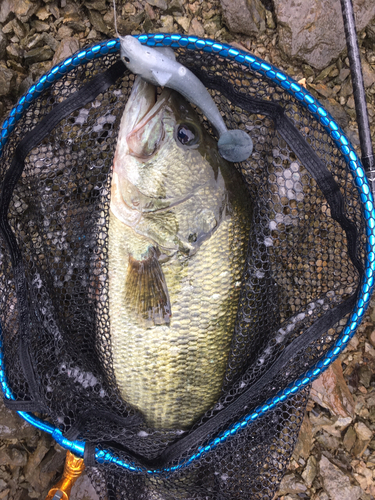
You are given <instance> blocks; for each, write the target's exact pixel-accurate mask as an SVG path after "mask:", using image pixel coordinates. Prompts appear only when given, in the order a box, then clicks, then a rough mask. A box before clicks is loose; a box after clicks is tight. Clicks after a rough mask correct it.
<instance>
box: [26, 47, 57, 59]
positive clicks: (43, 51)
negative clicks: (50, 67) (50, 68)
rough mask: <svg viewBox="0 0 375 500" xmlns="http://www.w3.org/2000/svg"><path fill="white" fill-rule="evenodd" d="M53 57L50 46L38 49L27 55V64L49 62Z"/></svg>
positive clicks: (30, 51)
mask: <svg viewBox="0 0 375 500" xmlns="http://www.w3.org/2000/svg"><path fill="white" fill-rule="evenodd" d="M52 57H53V50H52V49H51V47H49V46H48V45H44V46H43V47H36V48H35V49H32V50H29V51H28V52H26V53H25V62H26V64H34V63H36V62H42V61H49V60H50V59H52Z"/></svg>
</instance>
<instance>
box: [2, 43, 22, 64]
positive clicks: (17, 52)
mask: <svg viewBox="0 0 375 500" xmlns="http://www.w3.org/2000/svg"><path fill="white" fill-rule="evenodd" d="M5 51H6V54H7V57H8V59H12V60H13V61H16V62H20V61H21V59H22V56H23V51H22V50H21V48H20V46H19V45H18V43H11V44H9V45H8V46H7V48H6V49H5Z"/></svg>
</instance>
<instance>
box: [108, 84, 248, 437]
mask: <svg viewBox="0 0 375 500" xmlns="http://www.w3.org/2000/svg"><path fill="white" fill-rule="evenodd" d="M155 90H156V89H155V88H154V87H153V86H152V85H151V84H148V83H146V82H144V81H142V80H141V79H139V78H138V79H137V80H136V82H135V84H134V87H133V90H132V93H131V96H130V98H129V101H128V103H127V106H126V108H125V111H124V115H123V118H122V121H121V125H120V131H119V141H118V146H117V150H116V153H115V158H114V174H113V180H112V188H111V205H110V216H109V232H108V273H109V314H110V332H111V349H112V357H113V370H114V374H115V377H116V382H117V385H118V388H119V390H120V393H121V395H122V397H123V399H124V400H125V401H126V402H127V403H129V404H131V405H132V406H134V407H135V408H137V409H138V410H140V412H141V413H142V414H143V416H144V418H145V420H146V423H147V424H148V425H149V426H151V427H154V428H165V429H186V428H188V427H189V426H191V425H192V424H193V423H194V422H195V421H196V420H197V419H198V418H199V417H200V416H201V415H202V414H203V413H204V412H205V411H207V410H208V409H209V408H210V407H212V406H213V405H214V404H215V402H216V401H217V399H218V398H219V396H220V394H221V388H222V383H223V378H224V373H225V371H226V368H227V362H228V355H229V350H230V345H231V340H232V336H233V331H234V325H235V319H236V313H237V307H238V299H239V292H240V283H241V275H242V271H243V267H244V263H245V257H246V250H247V244H248V238H249V230H250V221H251V201H250V200H249V195H248V192H247V190H246V188H245V186H244V183H243V181H242V178H241V176H240V174H239V173H238V172H237V171H236V170H235V168H234V166H232V165H230V164H229V163H228V162H226V161H225V160H223V159H222V158H221V157H220V156H219V155H218V153H217V144H216V141H214V140H213V139H212V138H211V136H209V135H208V133H207V132H206V131H205V130H204V129H203V127H202V126H201V124H200V121H199V118H198V116H197V114H196V113H195V112H194V111H193V109H192V108H191V107H190V106H189V104H188V103H187V102H186V100H185V99H184V98H183V97H182V96H180V95H179V94H178V93H176V92H174V91H170V90H168V91H167V92H165V91H164V92H163V93H162V94H161V95H159V97H158V100H157V101H156V102H155V97H153V91H155ZM161 127H162V133H160V130H161ZM180 127H184V129H183V130H186V127H190V131H191V132H189V134H190V135H187V136H188V137H190V136H191V134H192V135H193V136H195V139H196V140H195V139H194V140H193V143H192V144H191V147H190V146H189V144H188V145H187V146H186V145H185V144H182V143H181V142H180V139H179V135H178V131H179V130H180ZM185 135H186V134H185V133H184V132H183V133H182V134H181V137H182V138H183V139H184V138H185ZM135 137H136V139H137V141H138V142H135V139H134V138H135Z"/></svg>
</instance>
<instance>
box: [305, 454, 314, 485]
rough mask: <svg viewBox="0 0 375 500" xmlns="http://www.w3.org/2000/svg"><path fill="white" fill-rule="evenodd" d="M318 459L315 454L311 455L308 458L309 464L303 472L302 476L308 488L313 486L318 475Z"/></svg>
mask: <svg viewBox="0 0 375 500" xmlns="http://www.w3.org/2000/svg"><path fill="white" fill-rule="evenodd" d="M316 469H317V467H316V459H315V457H314V456H313V455H311V456H310V457H309V459H308V460H307V464H306V467H305V470H304V471H303V472H302V478H303V480H304V481H305V483H306V485H307V487H308V488H311V485H312V483H313V481H314V479H315V476H316Z"/></svg>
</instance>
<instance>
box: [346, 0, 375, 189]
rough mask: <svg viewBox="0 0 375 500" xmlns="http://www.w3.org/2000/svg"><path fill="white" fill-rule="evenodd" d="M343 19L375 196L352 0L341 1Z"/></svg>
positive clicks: (363, 147)
mask: <svg viewBox="0 0 375 500" xmlns="http://www.w3.org/2000/svg"><path fill="white" fill-rule="evenodd" d="M341 9H342V17H343V20H344V30H345V38H346V46H347V48H348V57H349V64H350V72H351V76H352V84H353V95H354V102H355V110H356V115H357V124H358V131H359V141H360V145H361V154H362V158H361V160H362V164H363V166H364V169H365V172H366V174H367V178H368V180H369V183H370V186H371V191H372V194H373V196H375V159H374V152H373V148H372V142H371V133H370V124H369V119H368V112H367V104H366V93H365V86H364V83H363V75H362V65H361V56H360V52H359V46H358V39H357V33H356V28H355V19H354V11H353V3H352V0H341Z"/></svg>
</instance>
